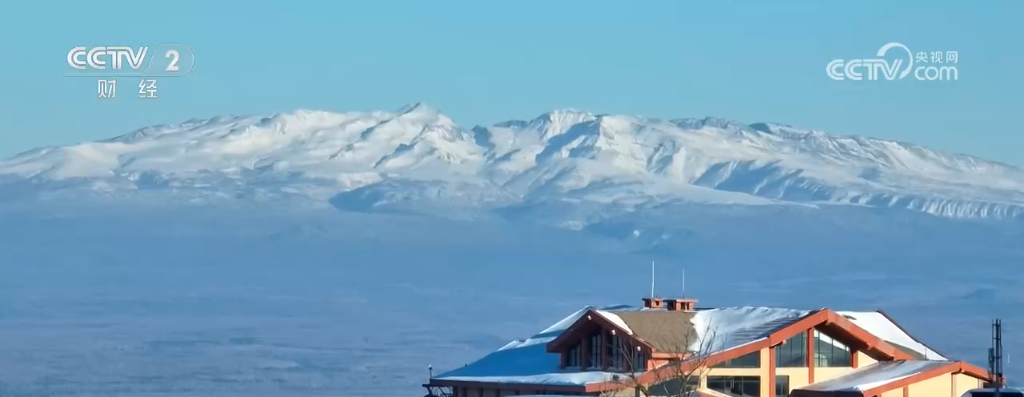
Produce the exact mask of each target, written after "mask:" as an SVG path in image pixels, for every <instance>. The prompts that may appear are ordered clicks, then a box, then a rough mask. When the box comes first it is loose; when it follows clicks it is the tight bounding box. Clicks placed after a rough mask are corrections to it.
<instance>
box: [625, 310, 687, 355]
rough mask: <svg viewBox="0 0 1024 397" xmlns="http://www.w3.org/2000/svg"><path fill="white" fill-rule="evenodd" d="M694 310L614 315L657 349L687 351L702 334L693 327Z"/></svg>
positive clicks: (652, 311) (668, 351)
mask: <svg viewBox="0 0 1024 397" xmlns="http://www.w3.org/2000/svg"><path fill="white" fill-rule="evenodd" d="M694 314H695V313H693V312H683V311H672V310H644V311H634V312H619V313H615V314H614V315H615V316H616V317H618V318H620V319H622V322H624V323H625V324H626V325H627V326H629V329H630V330H631V331H632V332H633V335H634V336H636V337H637V338H639V339H641V340H642V341H644V342H646V343H647V344H649V345H651V347H653V348H654V350H655V351H658V352H662V353H686V352H688V351H690V345H691V344H693V341H694V340H697V339H698V338H699V337H700V335H699V334H698V333H697V332H696V330H695V329H694V328H693V322H692V320H693V316H694Z"/></svg>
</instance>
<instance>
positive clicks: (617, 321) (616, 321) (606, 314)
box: [595, 310, 633, 335]
mask: <svg viewBox="0 0 1024 397" xmlns="http://www.w3.org/2000/svg"><path fill="white" fill-rule="evenodd" d="M595 312H597V314H599V315H601V316H603V317H604V318H606V319H608V321H611V322H612V324H615V326H617V327H619V328H622V330H623V331H626V333H628V334H630V335H633V330H631V329H629V325H626V322H625V321H622V318H621V317H619V316H617V315H615V313H612V312H609V311H605V310H595Z"/></svg>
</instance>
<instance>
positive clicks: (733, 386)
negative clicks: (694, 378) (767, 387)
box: [708, 376, 761, 397]
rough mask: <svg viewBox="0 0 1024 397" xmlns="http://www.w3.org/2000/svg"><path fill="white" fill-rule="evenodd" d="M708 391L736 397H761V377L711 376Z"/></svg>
mask: <svg viewBox="0 0 1024 397" xmlns="http://www.w3.org/2000/svg"><path fill="white" fill-rule="evenodd" d="M708 389H711V390H714V391H717V392H722V393H725V394H728V395H731V396H736V397H761V377H760V376H709V377H708Z"/></svg>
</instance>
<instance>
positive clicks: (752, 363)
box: [714, 351, 761, 368]
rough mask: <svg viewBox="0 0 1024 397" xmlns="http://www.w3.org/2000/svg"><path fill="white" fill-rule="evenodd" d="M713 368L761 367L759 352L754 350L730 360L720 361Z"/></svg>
mask: <svg viewBox="0 0 1024 397" xmlns="http://www.w3.org/2000/svg"><path fill="white" fill-rule="evenodd" d="M714 368H761V352H759V351H756V352H753V353H750V354H745V355H742V356H739V357H736V358H734V359H731V360H726V361H722V362H720V363H718V364H715V365H714Z"/></svg>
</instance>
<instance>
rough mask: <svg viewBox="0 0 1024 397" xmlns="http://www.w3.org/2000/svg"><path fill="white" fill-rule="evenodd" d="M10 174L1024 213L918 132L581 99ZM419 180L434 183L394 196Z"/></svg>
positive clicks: (1012, 171)
mask: <svg viewBox="0 0 1024 397" xmlns="http://www.w3.org/2000/svg"><path fill="white" fill-rule="evenodd" d="M402 181H410V182H409V183H405V182H402ZM411 181H416V182H415V183H413V182H411ZM0 183H5V184H6V186H21V187H23V189H19V191H21V192H24V191H25V189H29V190H31V191H34V192H37V193H39V192H50V193H53V192H59V191H66V190H68V189H78V190H81V189H87V190H90V191H95V190H97V189H102V190H103V191H105V192H108V193H111V192H115V193H121V194H132V193H133V192H138V191H140V190H154V189H155V190H160V189H165V190H170V191H173V192H175V194H193V193H195V194H211V193H213V194H219V195H223V194H230V195H237V194H239V192H250V193H251V192H253V191H259V192H262V193H260V194H262V195H271V196H273V195H298V196H301V197H309V198H313V199H315V200H322V201H324V202H326V201H327V200H326V199H327V198H330V197H332V196H337V195H341V196H344V195H346V194H359V195H360V196H359V197H361V198H360V201H359V202H360V203H363V204H361V205H364V204H366V197H378V198H381V197H390V198H389V199H387V205H391V206H394V205H405V204H410V203H423V202H426V201H431V200H448V201H449V202H451V203H455V202H457V203H461V204H460V205H463V206H465V205H469V204H467V203H474V204H473V206H482V207H487V208H492V209H493V208H504V207H507V206H510V205H513V206H518V205H522V204H523V203H527V202H529V203H534V205H535V204H537V203H544V202H552V203H553V202H558V201H561V200H566V199H572V200H583V201H585V202H591V203H596V204H595V205H598V206H600V207H602V208H626V209H628V208H636V207H638V206H651V205H658V204H659V203H665V202H675V201H679V200H683V201H700V202H716V203H721V202H727V203H744V204H773V203H774V204H785V203H799V204H813V205H821V204H852V205H863V206H875V207H898V208H908V209H912V210H917V211H924V212H928V213H932V214H936V215H942V216H952V217H1000V218H1002V217H1016V216H1018V215H1020V214H1021V213H1022V212H1024V172H1022V170H1021V169H1019V168H1017V167H1013V166H1009V165H1006V164H1000V163H996V162H991V161H986V160H982V159H979V158H976V157H972V156H967V155H959V154H950V153H945V152H942V151H937V150H932V149H928V148H925V147H922V146H917V145H912V144H907V143H901V142H894V141H886V140H880V139H873V138H865V137H857V136H838V135H830V134H827V133H825V132H822V131H812V130H802V129H799V128H797V127H793V126H790V125H785V124H779V123H755V124H749V125H748V124H744V123H741V122H737V121H732V120H727V119H720V118H712V117H707V118H696V119H694V118H690V119H672V120H659V119H649V118H644V117H640V116H625V115H615V114H602V115H595V114H593V113H589V112H585V111H580V110H575V109H559V110H554V111H551V112H548V113H544V114H542V115H540V116H537V117H535V118H533V119H528V120H511V121H506V122H501V123H497V124H495V125H493V126H489V127H484V126H478V127H475V128H472V129H466V128H463V127H462V126H460V125H459V124H458V123H456V122H455V121H454V120H452V119H451V118H449V117H448V116H446V115H444V114H443V113H441V112H440V111H438V110H437V109H435V108H433V107H431V106H429V105H427V104H424V103H413V104H410V105H407V106H404V107H402V108H400V109H398V110H397V111H393V112H386V111H373V112H347V113H333V112H326V111H316V110H296V111H293V112H287V113H278V114H272V115H267V116H219V117H214V118H210V119H205V120H189V121H185V122H182V123H179V124H173V125H157V126H150V127H145V128H141V129H138V130H136V131H132V132H130V133H127V134H123V135H119V136H116V137H115V138H111V139H109V140H104V141H99V142H90V143H80V144H76V145H70V146H64V147H50V148H40V149H36V150H31V151H28V152H25V153H22V154H19V155H17V156H15V157H13V158H10V159H7V160H3V161H0ZM19 184H20V185H19ZM431 184H440V185H431ZM27 186H30V187H27ZM403 186H405V187H408V188H409V189H414V190H410V192H412V191H415V192H418V193H415V194H399V195H397V196H396V195H395V194H393V193H395V192H396V189H398V190H401V189H403ZM428 186H433V187H429V188H427V187H428ZM2 188H3V186H0V191H2ZM368 189H369V190H368ZM374 189H376V190H374ZM381 189H385V190H387V191H389V192H391V193H388V194H382V193H381V192H382V190H381ZM370 190H373V191H376V192H377V193H373V194H369V195H368V192H369V191H370ZM189 192H193V193H189ZM427 192H430V193H427ZM424 194H427V195H426V196H425V195H424ZM454 195H458V197H459V198H458V200H450V199H451V198H453V197H455V196H454ZM396 197H402V198H401V199H396ZM332 202H352V200H332ZM382 203H383V202H382ZM375 205H376V204H374V205H370V206H369V207H367V208H377V207H379V206H376V207H375Z"/></svg>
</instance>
